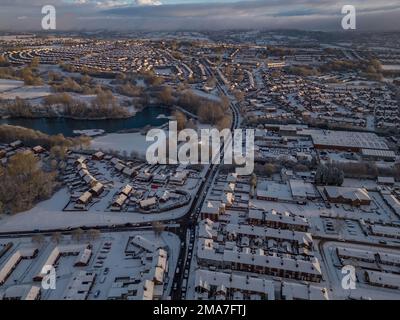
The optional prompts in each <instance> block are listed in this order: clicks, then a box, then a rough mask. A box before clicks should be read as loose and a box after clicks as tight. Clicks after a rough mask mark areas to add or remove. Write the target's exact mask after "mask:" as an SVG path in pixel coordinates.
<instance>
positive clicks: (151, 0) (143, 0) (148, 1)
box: [135, 0, 162, 6]
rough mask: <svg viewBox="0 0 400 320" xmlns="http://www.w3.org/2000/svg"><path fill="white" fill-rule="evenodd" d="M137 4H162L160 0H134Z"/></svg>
mask: <svg viewBox="0 0 400 320" xmlns="http://www.w3.org/2000/svg"><path fill="white" fill-rule="evenodd" d="M135 2H136V4H137V5H138V6H159V5H162V3H161V2H160V1H157V0H135Z"/></svg>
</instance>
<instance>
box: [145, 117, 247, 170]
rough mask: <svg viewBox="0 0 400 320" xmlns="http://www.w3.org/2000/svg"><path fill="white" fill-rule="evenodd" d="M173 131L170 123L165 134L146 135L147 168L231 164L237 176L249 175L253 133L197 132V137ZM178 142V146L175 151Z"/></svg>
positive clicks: (156, 131)
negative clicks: (147, 145)
mask: <svg viewBox="0 0 400 320" xmlns="http://www.w3.org/2000/svg"><path fill="white" fill-rule="evenodd" d="M177 128H178V125H177V122H176V121H170V123H169V130H168V133H166V132H165V131H164V130H162V129H152V130H150V131H149V132H148V133H147V136H146V141H150V142H154V143H153V144H152V145H150V146H149V147H148V148H147V151H146V160H147V162H148V163H149V164H184V165H192V164H220V163H221V161H222V163H223V164H235V165H236V166H237V167H236V173H237V174H239V175H250V174H252V173H253V170H254V129H246V130H242V129H235V130H234V131H233V132H232V131H231V130H229V129H224V130H222V131H219V130H217V129H201V130H200V137H199V135H198V133H197V131H195V130H193V129H184V130H181V131H180V132H179V133H178V129H177ZM244 131H245V132H246V134H245V137H244V135H243V132H244ZM244 138H245V148H244V147H243V142H244ZM221 140H223V144H221ZM179 142H182V144H181V145H180V147H179V150H178V144H179ZM222 147H223V153H221V151H222ZM243 149H245V152H243ZM222 154H223V157H222ZM221 158H223V159H221Z"/></svg>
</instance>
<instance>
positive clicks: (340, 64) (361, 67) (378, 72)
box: [319, 59, 382, 81]
mask: <svg viewBox="0 0 400 320" xmlns="http://www.w3.org/2000/svg"><path fill="white" fill-rule="evenodd" d="M332 71H336V72H349V71H354V72H360V73H361V75H362V76H364V77H366V78H367V79H370V80H375V81H379V80H381V79H382V65H381V63H380V62H379V60H377V59H370V60H368V61H362V60H334V61H330V62H327V63H325V64H323V65H322V66H320V67H319V72H321V73H326V72H332Z"/></svg>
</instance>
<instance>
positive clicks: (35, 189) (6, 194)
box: [0, 152, 56, 213]
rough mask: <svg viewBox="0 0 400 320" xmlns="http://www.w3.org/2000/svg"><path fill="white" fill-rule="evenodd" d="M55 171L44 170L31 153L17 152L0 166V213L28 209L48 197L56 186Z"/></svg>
mask: <svg viewBox="0 0 400 320" xmlns="http://www.w3.org/2000/svg"><path fill="white" fill-rule="evenodd" d="M55 177H56V173H55V172H45V171H44V170H43V169H42V168H41V166H40V161H39V159H38V158H37V157H35V156H34V155H33V154H32V153H21V152H20V153H17V154H15V155H14V156H12V157H11V158H10V160H9V162H8V164H7V167H6V168H5V169H3V168H2V167H0V180H1V184H0V213H17V212H21V211H25V210H29V209H31V208H32V207H33V205H34V204H35V203H36V202H39V201H42V200H45V199H48V198H49V197H50V196H51V195H52V193H53V190H54V188H55V186H56V183H55Z"/></svg>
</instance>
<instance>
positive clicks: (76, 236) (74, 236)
mask: <svg viewBox="0 0 400 320" xmlns="http://www.w3.org/2000/svg"><path fill="white" fill-rule="evenodd" d="M84 233H85V232H84V231H83V230H82V229H81V228H78V229H75V230H74V231H72V234H71V236H72V239H74V240H76V241H80V240H81V239H82V238H83V235H84Z"/></svg>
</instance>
